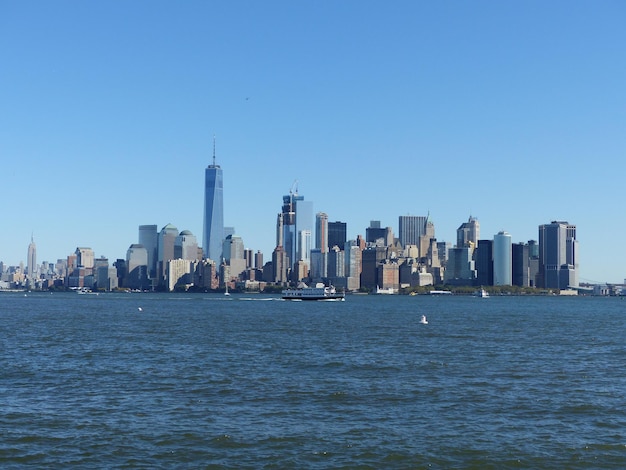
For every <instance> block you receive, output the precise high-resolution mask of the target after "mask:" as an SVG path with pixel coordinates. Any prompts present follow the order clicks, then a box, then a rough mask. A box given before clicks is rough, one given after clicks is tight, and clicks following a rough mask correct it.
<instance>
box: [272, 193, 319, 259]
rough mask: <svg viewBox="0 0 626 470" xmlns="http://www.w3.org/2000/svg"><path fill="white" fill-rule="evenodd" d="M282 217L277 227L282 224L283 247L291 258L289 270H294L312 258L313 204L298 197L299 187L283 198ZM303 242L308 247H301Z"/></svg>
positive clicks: (302, 197)
mask: <svg viewBox="0 0 626 470" xmlns="http://www.w3.org/2000/svg"><path fill="white" fill-rule="evenodd" d="M294 186H295V185H294ZM281 215H282V216H279V220H278V224H277V226H280V225H281V224H282V246H283V248H284V251H285V254H286V255H287V257H288V258H289V260H288V262H289V269H292V268H293V266H294V264H295V263H296V262H297V261H300V260H303V261H305V262H308V260H309V259H310V256H311V255H310V250H311V248H312V247H311V246H310V245H311V243H310V239H311V233H313V203H312V202H311V201H305V200H304V196H300V195H298V189H297V187H295V188H294V187H292V189H291V190H290V191H289V194H288V195H286V196H283V205H282V211H281ZM307 240H308V241H307ZM301 242H302V243H306V244H307V246H301V244H302V243H301ZM277 246H280V245H277Z"/></svg>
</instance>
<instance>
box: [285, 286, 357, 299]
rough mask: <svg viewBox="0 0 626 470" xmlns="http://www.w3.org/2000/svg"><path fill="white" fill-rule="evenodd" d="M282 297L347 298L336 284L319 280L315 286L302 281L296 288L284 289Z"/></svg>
mask: <svg viewBox="0 0 626 470" xmlns="http://www.w3.org/2000/svg"><path fill="white" fill-rule="evenodd" d="M282 297H283V299H284V300H325V301H344V300H346V296H345V293H344V292H337V290H336V289H335V287H334V286H326V285H324V284H323V283H321V282H318V283H317V284H316V285H315V287H309V286H307V285H306V284H305V283H304V282H301V283H300V284H298V286H297V287H296V288H295V289H285V290H283V295H282Z"/></svg>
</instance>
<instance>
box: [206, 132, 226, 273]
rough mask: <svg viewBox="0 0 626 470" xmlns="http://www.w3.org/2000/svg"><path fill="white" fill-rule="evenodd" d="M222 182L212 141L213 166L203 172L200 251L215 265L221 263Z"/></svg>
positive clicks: (222, 234)
mask: <svg viewBox="0 0 626 470" xmlns="http://www.w3.org/2000/svg"><path fill="white" fill-rule="evenodd" d="M223 192H224V180H223V176H222V169H221V168H220V166H219V165H217V164H216V163H215V139H213V164H212V165H209V166H208V167H207V169H206V170H205V172H204V224H203V230H202V251H203V253H204V257H205V258H208V259H212V260H213V261H215V262H216V263H220V262H221V261H222V248H223V243H224V195H223Z"/></svg>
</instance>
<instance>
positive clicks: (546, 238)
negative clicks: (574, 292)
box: [537, 221, 578, 289]
mask: <svg viewBox="0 0 626 470" xmlns="http://www.w3.org/2000/svg"><path fill="white" fill-rule="evenodd" d="M537 277H538V283H537V284H538V286H539V287H544V288H547V289H567V288H569V287H578V241H577V240H576V226H575V225H572V224H569V223H567V222H559V221H553V222H551V223H549V224H544V225H540V226H539V273H538V276H537Z"/></svg>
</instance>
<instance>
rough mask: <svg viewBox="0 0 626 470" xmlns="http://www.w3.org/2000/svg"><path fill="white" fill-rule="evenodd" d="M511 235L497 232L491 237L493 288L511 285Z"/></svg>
mask: <svg viewBox="0 0 626 470" xmlns="http://www.w3.org/2000/svg"><path fill="white" fill-rule="evenodd" d="M512 262H513V257H512V248H511V235H509V234H508V233H507V232H498V234H497V235H494V237H493V284H494V285H495V286H510V285H513V280H512V276H513V270H512V266H511V265H512Z"/></svg>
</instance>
